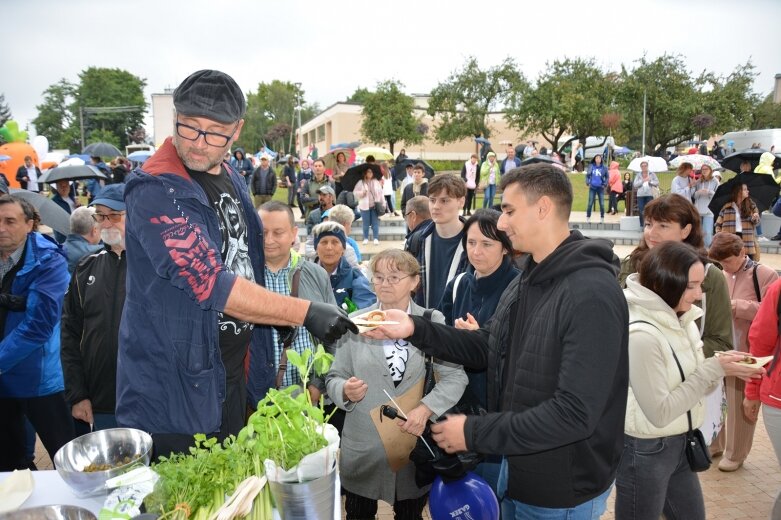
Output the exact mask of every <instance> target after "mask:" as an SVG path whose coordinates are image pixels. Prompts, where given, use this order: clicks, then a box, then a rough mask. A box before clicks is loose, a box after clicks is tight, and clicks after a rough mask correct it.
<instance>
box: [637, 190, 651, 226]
mask: <svg viewBox="0 0 781 520" xmlns="http://www.w3.org/2000/svg"><path fill="white" fill-rule="evenodd" d="M652 200H654V198H653V197H652V196H650V195H646V196H643V197H637V213H638V215H640V230H642V229H643V226H644V225H645V221H644V220H643V210H645V205H646V204H648V203H649V202H651V201H652Z"/></svg>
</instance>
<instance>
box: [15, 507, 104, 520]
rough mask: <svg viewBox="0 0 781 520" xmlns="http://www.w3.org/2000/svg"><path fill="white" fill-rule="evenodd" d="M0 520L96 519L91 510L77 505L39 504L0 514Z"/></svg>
mask: <svg viewBox="0 0 781 520" xmlns="http://www.w3.org/2000/svg"><path fill="white" fill-rule="evenodd" d="M0 520H96V519H95V515H93V514H92V512H90V511H88V510H87V509H84V508H83V507H77V506H40V507H30V508H27V509H19V510H18V511H12V512H10V513H5V514H0Z"/></svg>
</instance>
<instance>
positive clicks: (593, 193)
mask: <svg viewBox="0 0 781 520" xmlns="http://www.w3.org/2000/svg"><path fill="white" fill-rule="evenodd" d="M604 191H605V189H604V188H589V189H588V207H587V208H586V218H591V208H592V207H593V206H594V199H595V198H598V199H597V200H599V216H600V217H602V218H604V217H605V197H604Z"/></svg>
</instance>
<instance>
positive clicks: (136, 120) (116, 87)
mask: <svg viewBox="0 0 781 520" xmlns="http://www.w3.org/2000/svg"><path fill="white" fill-rule="evenodd" d="M145 86H146V80H144V79H142V78H139V77H138V76H134V75H133V74H131V73H130V72H127V71H125V70H122V69H108V68H100V67H90V68H88V69H87V70H84V71H82V72H80V73H79V85H78V87H76V89H75V91H74V101H73V103H72V105H71V107H70V111H71V114H72V115H73V117H74V119H76V121H75V122H74V123H75V124H78V117H79V110H80V109H83V110H84V133H85V135H86V142H87V143H89V142H97V141H98V137H97V136H93V135H92V134H93V132H94V131H95V130H98V129H100V130H103V131H104V132H111V134H113V135H114V136H116V138H117V140H118V142H117V143H115V144H118V146H119V147H120V148H124V147H125V146H127V145H128V143H129V141H130V139H129V134H131V133H132V132H133V131H134V130H135V129H136V128H138V127H139V126H142V125H143V124H144V113H145V112H146V100H145V98H144V87H145ZM89 109H97V110H94V111H93V110H89ZM100 135H107V134H105V133H101V134H100Z"/></svg>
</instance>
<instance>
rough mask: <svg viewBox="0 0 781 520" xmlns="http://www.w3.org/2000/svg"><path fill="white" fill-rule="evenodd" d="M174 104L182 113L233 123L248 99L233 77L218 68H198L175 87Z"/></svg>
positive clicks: (241, 113)
mask: <svg viewBox="0 0 781 520" xmlns="http://www.w3.org/2000/svg"><path fill="white" fill-rule="evenodd" d="M174 107H175V108H176V112H177V113H179V114H182V115H183V116H194V117H205V118H207V119H211V120H213V121H217V122H219V123H233V122H235V121H238V120H239V119H241V118H242V117H244V112H245V110H246V109H247V102H246V101H245V99H244V93H243V92H242V91H241V89H240V88H239V85H238V84H237V83H236V82H235V81H234V80H233V78H231V77H230V76H228V75H227V74H225V73H224V72H220V71H218V70H199V71H198V72H194V73H192V74H191V75H190V76H189V77H188V78H187V79H185V80H184V81H182V83H181V85H179V86H178V87H176V90H174Z"/></svg>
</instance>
